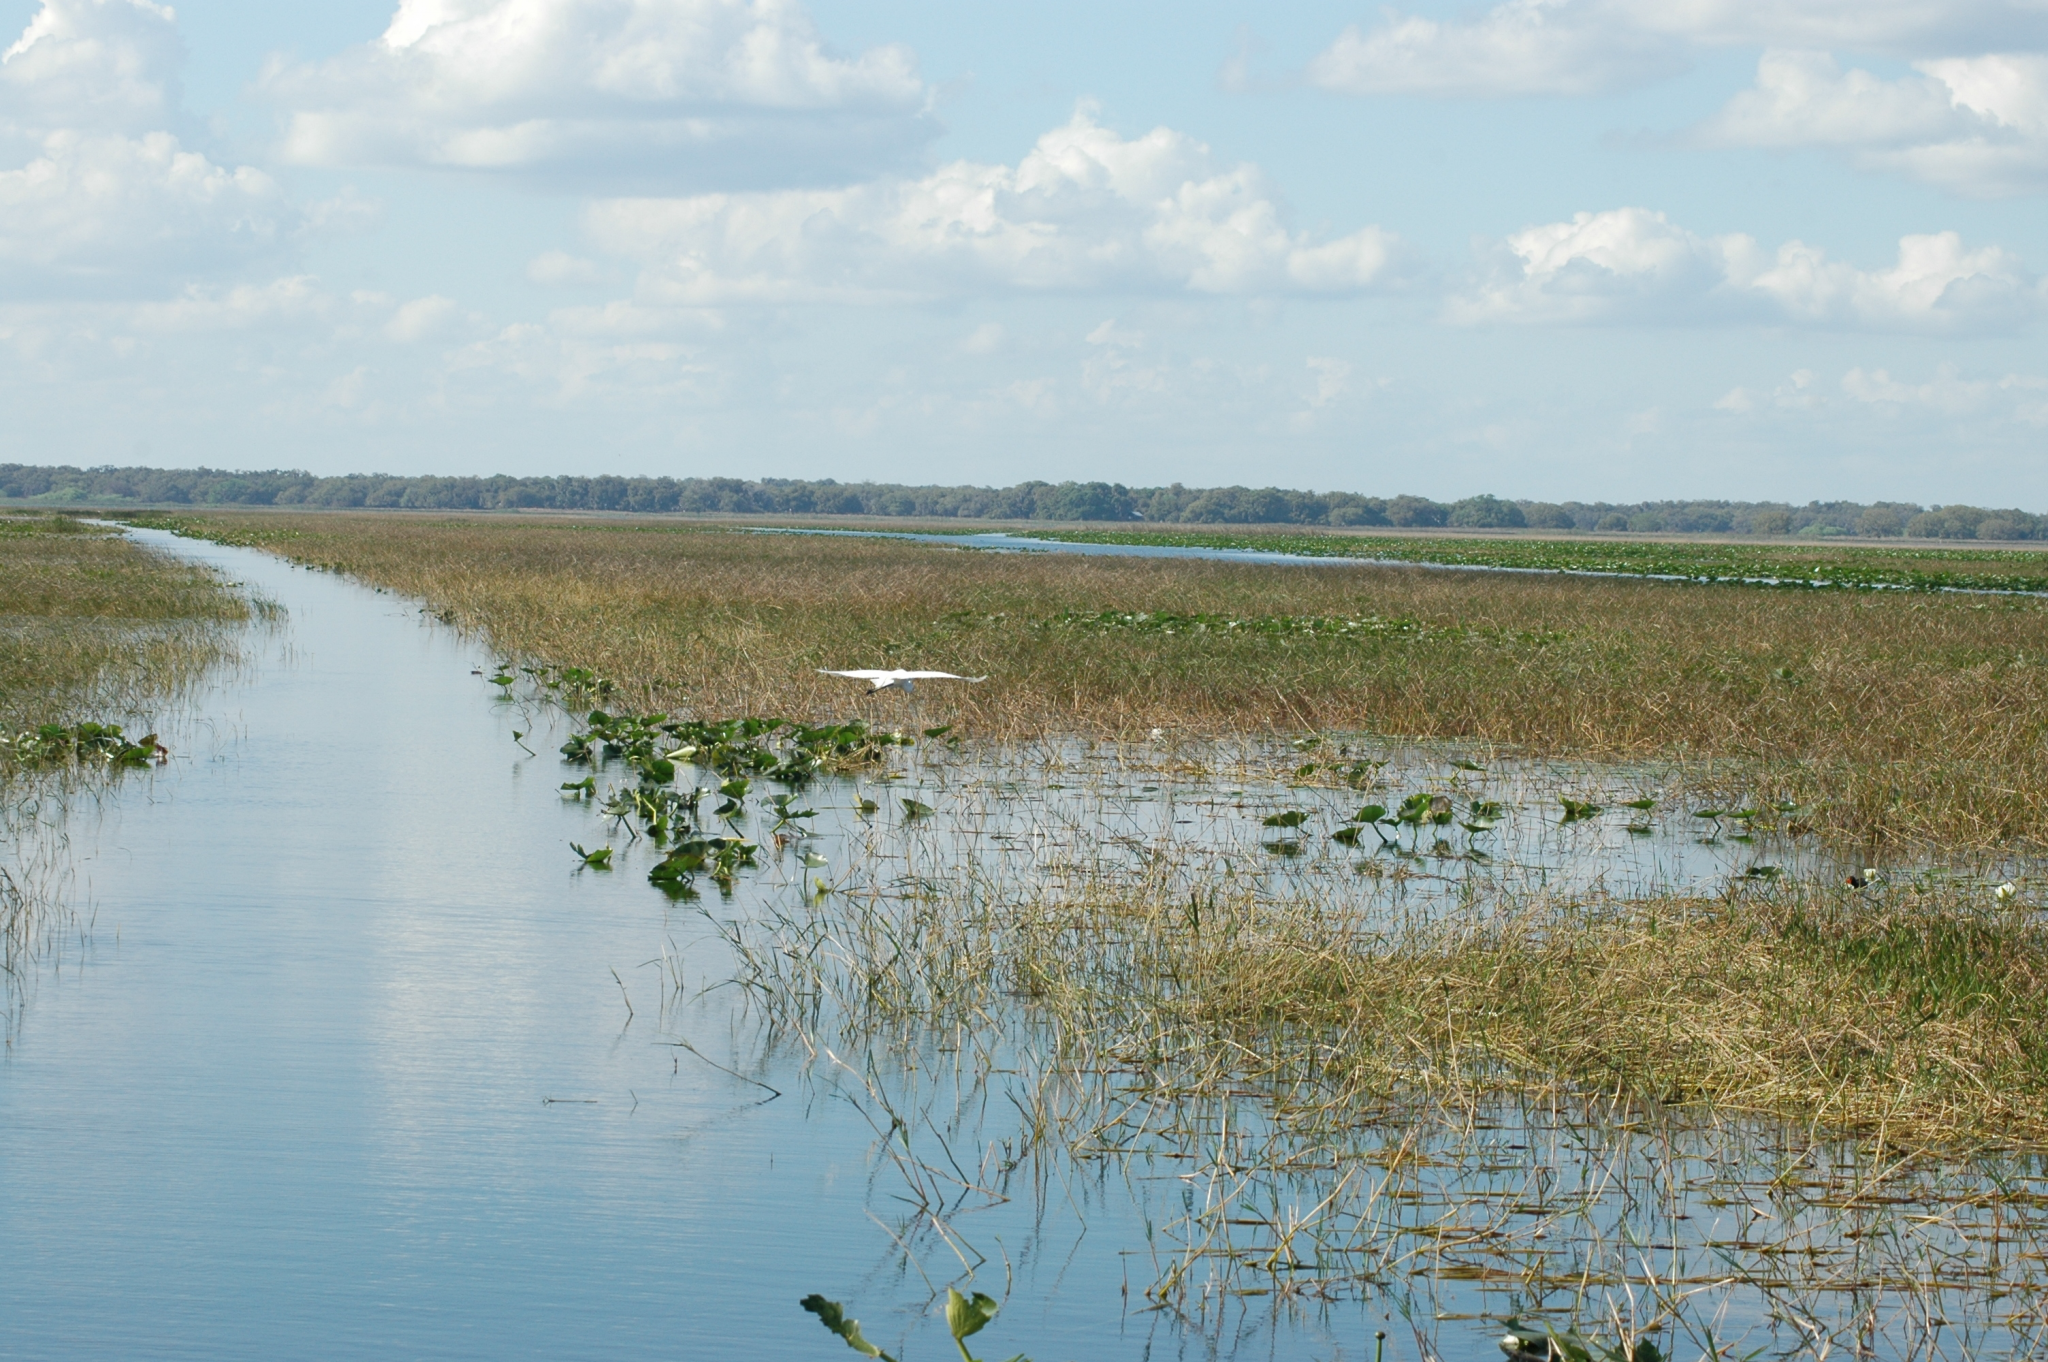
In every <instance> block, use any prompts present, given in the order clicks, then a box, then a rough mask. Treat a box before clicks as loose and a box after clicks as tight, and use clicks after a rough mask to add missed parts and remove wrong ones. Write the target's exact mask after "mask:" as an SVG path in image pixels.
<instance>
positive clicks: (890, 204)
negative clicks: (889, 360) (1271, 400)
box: [585, 108, 1396, 304]
mask: <svg viewBox="0 0 2048 1362" xmlns="http://www.w3.org/2000/svg"><path fill="white" fill-rule="evenodd" d="M585 221H586V227H587V230H588V231H589V233H590V235H591V237H592V238H593V239H594V240H595V241H596V242H597V243H598V244H599V245H600V246H601V247H602V248H604V249H605V250H607V251H610V252H612V253H614V254H617V255H621V256H624V257H627V258H630V259H633V260H636V261H639V262H640V263H641V264H642V265H643V266H644V268H645V273H644V274H643V276H642V283H641V287H642V290H643V292H649V293H651V294H652V295H654V296H657V297H659V298H661V299H663V300H665V301H671V302H685V303H695V304H712V303H721V302H737V301H757V302H785V301H838V302H880V301H896V300H902V299H909V298H927V297H937V296H945V295H957V294H961V293H967V292H974V291H984V290H988V289H992V288H993V289H1019V290H1038V291H1133V292H1143V291H1158V290H1183V289H1184V290H1192V291H1194V292H1198V293H1215V294H1261V293H1299V294H1331V293H1346V292H1355V291H1357V290H1359V289H1363V288H1366V287H1368V286H1370V285H1372V284H1374V283H1376V282H1379V281H1380V280H1381V279H1382V278H1383V277H1384V276H1385V275H1386V274H1388V273H1389V264H1390V260H1391V257H1392V254H1393V252H1394V249H1395V245H1396V243H1395V239H1394V238H1393V237H1392V236H1391V235H1390V234H1388V233H1385V232H1382V231H1380V230H1379V229H1378V228H1372V227H1368V228H1366V229H1364V230H1362V231H1359V232H1354V233H1352V234H1351V235H1349V236H1345V237H1341V238H1338V239H1335V240H1327V241H1325V240H1317V239H1315V238H1313V237H1311V236H1309V235H1308V234H1306V233H1303V232H1298V231H1294V230H1291V229H1290V228H1289V227H1288V226H1287V225H1286V223H1285V221H1284V214H1283V211H1282V208H1281V205H1280V203H1279V201H1278V199H1277V197H1276V194H1275V192H1274V190H1273V189H1272V187H1271V186H1270V185H1269V184H1268V183H1267V182H1266V179H1265V176H1264V175H1263V174H1262V173H1261V172H1260V171H1259V169H1258V168H1257V167H1256V166H1251V165H1239V166H1235V167H1223V166H1219V165H1217V164H1216V163H1215V161H1214V158H1213V157H1212V156H1211V155H1210V152H1209V149H1208V148H1207V147H1206V146H1204V145H1203V144H1202V143H1200V142H1197V141H1195V140H1194V139H1192V138H1190V137H1187V136H1185V135H1184V134H1181V133H1178V132H1175V131H1173V130H1171V129H1169V128H1156V129H1154V130H1153V131H1151V132H1149V133H1146V134H1145V135H1143V136H1141V137H1135V138H1131V139H1128V140H1126V139H1124V138H1121V137H1119V136H1117V134H1115V133H1114V132H1111V131H1109V130H1108V129H1106V128H1103V127H1100V126H1099V125H1097V124H1096V123H1095V122H1094V120H1093V119H1092V117H1091V116H1090V115H1089V112H1088V111H1087V110H1086V109H1085V108H1084V109H1083V110H1081V111H1079V112H1077V113H1076V114H1075V116H1074V118H1073V121H1072V122H1070V123H1068V124H1067V125H1066V126H1064V127H1061V128H1056V129H1054V130H1053V131H1051V132H1048V133H1046V134H1045V135H1044V136H1043V137H1041V138H1039V139H1038V143H1037V145H1036V146H1034V147H1033V148H1032V150H1031V152H1030V153H1029V154H1028V155H1026V156H1025V157H1024V159H1023V160H1022V161H1021V162H1020V163H1019V164H1017V165H1016V166H1007V165H980V164H976V163H974V162H969V161H959V162H955V163H953V164H952V165H948V166H944V167H941V168H940V169H938V170H936V171H934V172H932V173H931V174H930V175H928V176H926V177H924V178H922V179H915V180H906V179H886V180H880V181H875V182H872V183H869V184H863V185H856V186H854V187H852V188H847V189H833V190H786V191H781V192H776V193H756V194H707V195H699V196H696V197H692V198H681V199H618V200H611V201H608V202H603V203H599V204H596V205H593V206H592V208H591V209H590V210H589V212H588V214H587V215H586V220H585Z"/></svg>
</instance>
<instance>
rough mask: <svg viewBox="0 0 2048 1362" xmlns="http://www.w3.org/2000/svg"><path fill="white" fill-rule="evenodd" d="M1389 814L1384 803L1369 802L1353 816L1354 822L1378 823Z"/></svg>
mask: <svg viewBox="0 0 2048 1362" xmlns="http://www.w3.org/2000/svg"><path fill="white" fill-rule="evenodd" d="M1386 816H1387V810H1386V806H1385V805H1384V804H1368V805H1366V806H1365V807H1364V808H1362V809H1360V810H1359V811H1358V812H1357V813H1355V814H1353V815H1352V816H1351V821H1352V822H1354V823H1377V822H1379V821H1381V820H1382V819H1384V818H1385V817H1386Z"/></svg>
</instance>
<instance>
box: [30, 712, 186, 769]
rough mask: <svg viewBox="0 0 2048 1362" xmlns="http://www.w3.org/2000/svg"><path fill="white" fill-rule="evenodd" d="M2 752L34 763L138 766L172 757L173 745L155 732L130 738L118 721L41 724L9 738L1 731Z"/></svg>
mask: <svg viewBox="0 0 2048 1362" xmlns="http://www.w3.org/2000/svg"><path fill="white" fill-rule="evenodd" d="M0 756H8V757H12V758H13V759H14V760H15V761H18V762H22V763H24V764H28V765H35V766H54V765H58V764H62V763H67V762H76V763H79V764H81V765H93V766H106V767H111V768H114V769H116V770H137V769H140V768H142V767H146V766H149V765H152V764H155V765H158V766H161V765H162V764H163V763H164V762H166V761H168V760H170V756H171V749H170V748H168V747H165V746H164V745H163V744H162V743H160V742H158V741H157V736H156V734H154V733H149V734H145V735H144V736H142V737H140V738H132V739H131V738H128V737H126V736H124V735H123V734H122V732H121V726H120V725H119V724H99V723H90V722H88V723H77V724H39V725H37V726H36V727H35V728H32V729H29V730H27V731H25V732H22V733H17V734H16V735H15V736H14V737H12V738H9V737H6V736H4V735H0Z"/></svg>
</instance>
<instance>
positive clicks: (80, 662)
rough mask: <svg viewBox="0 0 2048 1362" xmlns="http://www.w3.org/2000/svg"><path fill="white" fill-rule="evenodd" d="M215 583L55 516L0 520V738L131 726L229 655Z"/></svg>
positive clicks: (239, 607) (231, 615)
mask: <svg viewBox="0 0 2048 1362" xmlns="http://www.w3.org/2000/svg"><path fill="white" fill-rule="evenodd" d="M247 614H248V607H247V605H246V604H245V603H244V602H243V601H242V600H241V599H240V598H239V597H237V596H236V595H234V594H233V593H232V592H231V591H229V590H228V589H227V588H226V587H225V586H224V585H223V583H221V581H220V580H219V579H218V578H216V577H215V576H214V575H213V574H212V573H209V572H207V571H205V570H203V569H200V568H196V567H193V566H190V565H188V564H184V563H179V562H176V561H174V560H172V559H170V558H166V557H164V556H162V555H160V554H156V553H151V552H149V551H147V550H145V549H142V548H140V547H138V546H137V545H135V544H133V543H130V542H129V541H128V540H126V539H123V538H122V537H120V536H119V535H117V534H114V533H111V532H108V531H104V530H100V529H96V528H94V527H92V526H89V525H83V524H81V523H79V522H78V521H76V520H71V519H68V518H65V517H61V516H0V732H5V733H6V734H8V735H9V736H12V735H13V734H15V733H18V732H20V731H21V730H23V729H26V728H31V727H34V726H36V725H39V724H74V723H77V722H79V721H81V720H100V719H105V718H109V717H114V716H116V715H133V714H137V713H139V712H143V711H146V710H148V709H150V708H151V707H153V706H155V705H157V704H160V703H162V702H163V701H164V700H165V699H167V698H170V697H172V696H175V695H177V694H179V693H181V692H182V691H183V690H184V689H185V688H186V687H187V686H189V685H190V684H191V683H192V681H194V680H195V679H197V678H198V677H199V676H200V675H202V674H203V673H204V672H205V671H206V670H207V669H208V668H210V667H212V666H214V665H216V664H217V663H219V662H220V661H222V660H223V659H225V658H227V657H229V656H231V655H232V654H233V647H232V642H231V640H229V638H228V637H227V635H226V634H225V633H224V632H223V630H222V629H221V627H220V626H222V625H224V624H229V623H232V622H235V621H238V620H241V619H244V618H246V617H247Z"/></svg>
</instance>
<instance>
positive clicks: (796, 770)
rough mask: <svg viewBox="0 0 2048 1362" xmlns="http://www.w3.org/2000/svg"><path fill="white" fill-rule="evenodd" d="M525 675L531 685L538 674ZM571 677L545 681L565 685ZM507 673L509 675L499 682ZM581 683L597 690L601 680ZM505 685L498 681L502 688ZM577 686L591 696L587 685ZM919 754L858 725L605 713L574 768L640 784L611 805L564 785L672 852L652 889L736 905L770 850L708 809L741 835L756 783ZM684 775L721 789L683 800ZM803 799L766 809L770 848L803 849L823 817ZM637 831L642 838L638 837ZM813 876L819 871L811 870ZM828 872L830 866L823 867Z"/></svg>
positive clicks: (578, 784) (905, 742)
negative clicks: (699, 891)
mask: <svg viewBox="0 0 2048 1362" xmlns="http://www.w3.org/2000/svg"><path fill="white" fill-rule="evenodd" d="M526 670H528V671H529V673H530V674H531V673H532V672H533V671H534V670H535V669H526ZM563 670H565V669H552V670H551V671H550V672H548V673H546V674H547V675H559V674H560V673H561V672H562V671H563ZM566 670H571V671H573V670H574V669H566ZM507 671H508V669H503V668H501V669H500V671H499V673H498V676H503V675H506V674H507ZM580 675H581V676H582V677H585V678H588V677H591V676H593V675H594V674H591V673H581V674H580ZM498 676H493V677H491V678H489V679H490V680H491V682H492V683H493V684H497V681H498ZM577 684H578V686H579V688H585V689H587V688H588V687H587V686H586V685H585V683H584V681H582V680H579V681H578V683H577ZM549 689H559V688H557V687H550V688H549ZM914 742H915V739H912V738H908V737H905V736H904V735H903V734H902V733H900V732H894V731H891V732H877V731H875V730H874V729H871V728H870V727H869V726H868V725H867V724H865V723H863V722H861V721H860V720H857V719H856V720H851V721H849V722H846V723H839V724H802V723H795V722H792V721H790V720H786V719H763V718H748V719H725V720H715V721H713V720H701V719H678V718H673V717H671V716H669V715H666V714H611V713H607V712H606V711H604V710H596V709H594V710H591V711H589V713H588V714H586V715H585V716H584V718H583V725H582V727H581V728H580V729H579V730H578V731H576V732H574V733H572V734H571V735H570V737H569V739H568V741H567V742H565V743H563V744H562V749H561V750H562V756H563V759H564V760H566V761H568V762H571V763H573V764H578V765H584V764H587V765H590V766H593V767H596V768H597V769H598V770H599V771H602V770H604V769H605V768H606V766H607V765H608V764H609V763H611V762H614V761H616V762H619V763H621V764H623V765H624V766H626V767H628V768H629V769H630V770H631V771H632V772H633V773H634V774H635V775H636V776H637V777H638V779H637V781H636V782H635V783H634V784H631V785H621V786H616V787H614V788H612V789H611V790H610V791H609V792H607V793H606V794H605V795H604V796H603V797H602V798H601V799H600V797H599V795H598V788H597V776H596V775H595V774H592V775H587V776H585V777H583V778H582V779H581V780H570V781H564V782H562V785H561V791H562V794H563V796H564V797H565V798H570V799H574V800H578V801H590V802H592V803H594V804H595V805H596V806H597V810H598V812H599V814H600V815H602V816H603V817H605V818H608V819H610V820H612V821H613V822H614V823H615V824H618V825H621V826H623V827H625V828H626V829H627V831H628V832H633V835H635V836H639V835H642V834H644V835H645V836H647V837H648V838H650V839H651V840H652V841H653V843H654V844H655V846H657V847H660V848H664V854H663V856H662V858H661V859H660V860H659V861H658V862H656V863H655V865H654V866H653V867H652V868H651V869H650V870H649V871H648V872H647V878H648V880H649V881H650V882H651V883H653V884H654V885H656V886H658V887H659V888H661V889H662V890H664V891H666V892H668V893H670V894H672V895H675V896H678V897H689V896H691V895H692V894H693V893H694V890H693V888H692V886H693V884H694V882H695V879H696V877H697V876H698V875H700V874H701V875H705V876H708V877H709V878H710V879H711V881H712V882H713V883H714V884H716V885H717V886H718V887H719V890H720V891H721V892H722V893H728V894H729V893H731V892H732V887H733V882H734V881H735V879H737V877H738V876H739V874H740V873H741V872H742V871H746V870H752V869H756V868H758V867H759V865H760V852H761V847H760V844H759V843H758V842H755V841H751V840H749V839H747V838H745V837H740V836H736V835H730V834H726V833H713V832H710V831H707V829H706V827H705V821H704V815H703V813H702V810H703V806H704V804H705V801H706V800H707V799H710V798H712V797H714V796H715V797H716V798H717V800H718V803H717V804H716V805H715V806H713V807H712V808H711V810H710V815H709V816H710V818H711V819H714V820H717V821H720V822H723V823H725V824H727V825H732V824H736V823H738V822H740V821H741V820H743V819H744V818H745V817H746V816H747V799H748V796H749V794H750V793H752V791H753V783H754V781H755V780H756V779H759V780H766V781H769V782H772V783H776V784H781V785H784V786H793V787H798V788H801V787H803V786H805V785H807V784H809V783H810V782H811V781H812V780H814V779H815V778H817V777H818V776H820V775H822V774H847V773H850V772H854V771H860V770H865V769H869V768H872V767H874V766H875V765H877V764H879V763H880V762H881V761H882V760H883V759H884V758H885V757H886V755H887V754H888V753H889V752H890V751H892V750H894V749H897V748H902V747H908V746H911V745H912V744H913V743H914ZM685 766H687V767H690V768H692V769H697V770H704V771H708V772H711V773H712V774H714V775H716V776H719V777H722V779H720V780H719V782H718V784H717V785H716V786H714V787H695V788H692V789H689V790H682V789H678V788H676V787H675V784H674V782H675V781H676V779H677V776H678V774H679V773H680V772H681V771H682V770H683V768H684V767H685ZM798 799H799V795H798V794H797V793H796V791H795V790H786V791H785V792H783V793H780V794H775V795H770V796H768V797H767V798H766V799H765V800H764V801H762V802H763V805H764V809H765V812H766V813H767V814H768V815H769V816H770V818H771V820H772V821H771V823H770V825H769V829H768V831H769V834H770V835H771V836H775V837H777V838H782V839H795V838H802V837H804V836H806V835H808V832H809V826H808V825H809V823H810V820H812V819H815V818H816V817H817V816H818V815H817V811H816V810H815V809H807V808H801V807H798V802H797V801H798ZM864 804H865V807H864V808H863V810H862V811H863V812H867V813H872V812H873V811H874V809H875V807H876V806H875V805H874V804H873V803H872V802H871V801H864ZM903 809H904V815H905V817H906V818H913V819H914V818H921V817H923V816H925V815H927V814H929V813H931V812H932V809H931V806H930V805H928V804H923V803H920V802H919V801H917V800H914V799H905V800H904V801H903ZM636 824H637V826H638V831H637V832H634V831H633V830H634V826H635V825H636ZM571 846H572V848H573V849H574V850H575V852H576V854H577V855H578V856H580V857H581V858H582V860H583V864H584V866H585V867H588V868H592V869H608V868H610V864H611V857H612V848H610V847H604V848H602V849H601V850H598V851H595V852H591V851H585V850H584V849H583V847H581V846H580V845H577V844H575V843H571ZM805 864H806V865H809V864H810V860H809V858H806V861H805ZM817 864H818V865H819V866H822V865H823V864H824V861H823V860H822V858H820V859H819V860H818V861H817Z"/></svg>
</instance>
